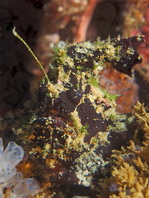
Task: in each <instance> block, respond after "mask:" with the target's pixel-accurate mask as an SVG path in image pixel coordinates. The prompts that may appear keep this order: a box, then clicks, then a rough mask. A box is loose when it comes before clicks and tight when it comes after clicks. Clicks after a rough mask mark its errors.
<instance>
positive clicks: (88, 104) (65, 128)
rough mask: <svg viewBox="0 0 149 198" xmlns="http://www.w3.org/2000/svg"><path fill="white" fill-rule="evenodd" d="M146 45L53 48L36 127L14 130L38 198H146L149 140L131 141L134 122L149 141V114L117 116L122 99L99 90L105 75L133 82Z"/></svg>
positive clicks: (132, 41)
mask: <svg viewBox="0 0 149 198" xmlns="http://www.w3.org/2000/svg"><path fill="white" fill-rule="evenodd" d="M15 34H16V33H15ZM17 37H18V36H17ZM141 42H142V36H140V35H139V36H137V37H132V38H127V39H124V38H120V37H118V38H116V39H110V38H108V39H107V40H106V41H101V40H100V39H97V41H96V42H94V43H91V42H84V43H79V44H75V43H74V44H69V43H64V42H60V43H59V44H58V45H56V46H55V47H54V50H53V55H52V58H51V62H50V63H49V72H48V74H46V79H43V81H42V83H41V86H40V89H39V91H38V96H37V100H36V102H35V104H34V106H33V107H32V110H31V111H30V120H29V121H28V120H27V121H26V123H25V124H24V125H22V126H21V127H20V125H18V126H17V125H16V122H15V124H14V125H13V122H11V128H12V130H13V132H14V134H15V135H16V137H17V139H18V141H19V142H21V143H22V146H23V148H24V149H25V150H26V151H28V153H29V159H28V160H27V161H26V162H24V163H22V167H23V168H24V174H25V175H26V176H29V177H30V176H34V177H36V178H37V179H38V181H39V182H40V185H41V193H39V194H38V195H37V196H36V197H38V198H45V197H62V196H60V194H63V193H64V194H65V193H66V192H67V193H68V194H69V193H70V194H71V196H69V195H68V196H69V197H73V196H75V195H77V194H75V193H77V191H76V188H80V189H81V190H80V191H79V194H80V196H81V195H82V194H81V193H84V192H83V191H84V190H82V189H88V190H87V191H86V192H85V193H89V194H90V195H89V194H85V195H84V196H88V195H89V196H90V197H101V198H102V197H111V198H112V197H141V196H142V197H143V196H144V197H147V196H148V179H147V178H148V171H147V170H148V161H147V159H148V158H147V156H148V155H147V152H148V151H147V147H148V142H147V137H148V136H147V135H145V137H146V140H144V142H143V143H142V142H139V143H140V145H139V144H137V145H136V143H135V141H134V139H133V138H134V137H135V136H136V133H135V131H136V130H137V126H136V121H135V116H136V117H137V118H138V120H139V121H140V123H141V124H142V126H143V129H144V131H145V134H147V130H148V127H149V126H148V118H147V113H146V111H145V110H144V108H143V106H141V104H139V103H138V104H137V105H136V115H135V116H134V115H131V114H120V113H118V112H116V98H117V97H119V96H118V95H116V94H111V93H108V92H107V91H106V90H104V89H103V88H102V87H101V86H100V82H99V75H100V72H101V71H102V70H103V69H105V68H106V67H111V68H114V69H116V70H118V71H120V72H123V73H125V74H127V75H131V69H132V67H133V66H134V64H136V63H139V62H141V58H140V56H139V54H138V53H137V47H138V46H139V45H140V43H141ZM23 43H24V42H23ZM27 48H28V46H27ZM29 51H30V50H29ZM37 62H38V61H37ZM7 122H8V120H7ZM3 123H5V120H3ZM9 127H10V126H9ZM130 140H131V144H130V145H129V146H128V143H129V141H130ZM133 141H134V142H133ZM141 144H142V145H141ZM121 146H123V148H122V150H116V149H120V147H121ZM25 164H26V165H25ZM27 165H29V166H27ZM111 166H112V167H113V168H111ZM22 167H21V166H19V168H20V169H22ZM28 167H29V168H28ZM28 169H29V170H30V171H29V170H28ZM101 181H102V182H101ZM101 183H102V184H101ZM62 187H63V188H64V190H61V188H62ZM104 189H108V190H107V191H104ZM137 193H138V194H137Z"/></svg>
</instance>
